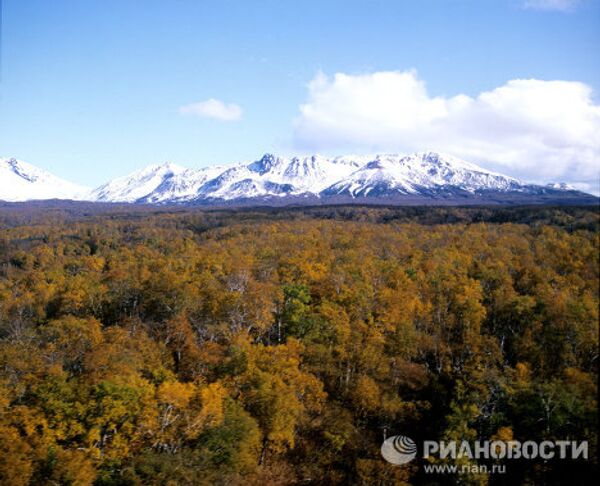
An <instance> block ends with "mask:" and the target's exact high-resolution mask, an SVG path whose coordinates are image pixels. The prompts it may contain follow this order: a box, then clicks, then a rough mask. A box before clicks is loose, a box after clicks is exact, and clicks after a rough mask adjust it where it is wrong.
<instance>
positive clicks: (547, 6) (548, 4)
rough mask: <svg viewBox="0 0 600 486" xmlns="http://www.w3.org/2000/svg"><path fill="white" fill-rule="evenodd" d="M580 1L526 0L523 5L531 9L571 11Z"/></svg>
mask: <svg viewBox="0 0 600 486" xmlns="http://www.w3.org/2000/svg"><path fill="white" fill-rule="evenodd" d="M579 3H580V0H525V1H524V2H523V6H524V7H525V8H527V9H531V10H555V11H559V12H571V11H572V10H574V9H575V8H576V7H577V6H578V5H579Z"/></svg>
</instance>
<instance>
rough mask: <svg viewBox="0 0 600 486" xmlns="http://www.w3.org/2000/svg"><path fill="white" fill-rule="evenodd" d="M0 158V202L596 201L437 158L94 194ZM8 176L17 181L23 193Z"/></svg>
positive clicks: (113, 188) (396, 158) (366, 160)
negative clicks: (49, 199)
mask: <svg viewBox="0 0 600 486" xmlns="http://www.w3.org/2000/svg"><path fill="white" fill-rule="evenodd" d="M0 160H1V161H2V165H0V169H1V170H3V171H4V172H0V199H4V200H11V201H15V200H28V199H44V198H53V197H58V198H61V197H62V198H69V199H74V198H77V199H85V200H89V201H102V202H124V203H139V204H143V203H152V204H229V203H241V202H244V203H249V204H252V203H257V204H261V203H266V204H285V203H288V202H294V203H299V202H306V203H316V202H319V201H321V202H327V201H332V202H352V201H358V202H360V201H365V202H367V201H377V200H379V199H382V200H385V201H387V202H391V203H394V204H403V203H412V204H415V203H419V202H422V203H424V204H425V203H429V204H431V203H432V202H433V203H435V201H437V200H440V201H441V200H443V201H444V203H448V202H450V203H452V201H456V202H461V203H462V202H465V201H469V200H472V201H475V200H476V201H478V202H481V203H485V202H486V201H493V202H510V201H511V199H510V198H513V199H515V200H516V199H518V200H519V201H521V202H528V201H527V197H529V198H532V197H541V198H542V199H544V200H548V198H554V199H557V200H558V199H564V198H565V197H567V198H571V199H573V198H574V197H575V198H583V199H585V198H587V197H589V198H592V199H593V200H596V199H597V198H593V196H588V195H585V194H584V193H581V192H578V191H575V190H574V189H573V188H572V187H570V186H567V185H565V184H548V185H547V186H539V185H533V184H528V183H525V182H521V181H519V180H517V179H514V178H512V177H508V176H505V175H502V174H498V173H495V172H491V171H489V170H486V169H483V168H482V167H479V166H477V165H475V164H472V163H469V162H465V161H464V160H460V159H458V158H456V157H452V156H450V155H444V154H440V153H437V152H419V153H415V154H411V155H407V156H403V155H396V154H380V155H375V156H364V155H360V156H353V155H348V156H342V157H323V156H320V155H311V156H305V157H290V158H288V157H280V156H275V155H272V154H266V155H264V156H263V157H262V158H260V159H259V160H256V161H253V162H246V163H236V164H230V165H223V166H214V167H208V168H203V169H185V168H183V167H180V166H178V165H175V164H171V163H166V164H162V165H151V166H148V167H146V168H145V169H142V170H139V171H137V172H134V173H132V174H129V175H127V176H124V177H119V178H117V179H113V180H112V181H110V182H107V183H106V184H103V185H102V186H100V187H98V188H96V189H94V190H93V191H89V192H86V190H85V188H81V187H79V186H75V185H73V184H70V183H67V182H65V181H62V180H60V179H58V178H55V177H53V176H51V175H50V174H48V173H46V172H44V171H42V170H40V169H36V168H35V167H32V166H29V165H28V164H24V163H22V162H18V161H15V160H14V159H0ZM5 172H6V174H7V175H6V176H5V175H4V174H5ZM22 174H24V175H22ZM8 177H10V178H13V179H14V178H17V179H19V184H21V186H22V187H21V186H19V187H17V185H16V183H13V182H11V181H12V179H8ZM21 179H22V180H21ZM31 180H34V181H35V184H34V183H33V182H31ZM24 181H27V182H24ZM27 184H29V186H28V185H27Z"/></svg>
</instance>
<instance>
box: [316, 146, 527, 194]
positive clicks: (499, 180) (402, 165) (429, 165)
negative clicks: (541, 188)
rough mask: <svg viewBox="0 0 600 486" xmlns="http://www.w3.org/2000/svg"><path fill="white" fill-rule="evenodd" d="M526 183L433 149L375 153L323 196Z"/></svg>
mask: <svg viewBox="0 0 600 486" xmlns="http://www.w3.org/2000/svg"><path fill="white" fill-rule="evenodd" d="M524 187H525V184H524V183H522V182H520V181H518V180H517V179H513V178H511V177H507V176H504V175H502V174H497V173H494V172H490V171H488V170H485V169H482V168H481V167H479V166H477V165H474V164H471V163H469V162H465V161H464V160H460V159H457V158H456V157H452V156H450V155H442V154H439V153H436V152H421V153H416V154H412V155H408V156H405V157H401V156H398V155H377V156H375V157H374V158H373V160H371V161H369V162H368V163H366V164H365V165H363V166H362V167H361V168H360V169H359V170H357V171H355V172H353V173H352V174H351V175H350V176H349V177H347V178H345V179H342V180H340V181H338V182H336V183H335V184H333V185H332V186H330V187H328V188H327V189H326V190H325V191H324V194H325V195H347V196H351V197H374V196H379V197H381V196H394V195H400V194H403V195H422V196H428V195H435V194H441V193H447V192H450V193H451V192H453V191H456V190H460V191H466V192H468V193H475V192H478V191H486V190H493V191H502V192H506V191H518V190H522V189H523V188H524Z"/></svg>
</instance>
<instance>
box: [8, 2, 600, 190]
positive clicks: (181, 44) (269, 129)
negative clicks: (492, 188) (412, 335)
mask: <svg viewBox="0 0 600 486" xmlns="http://www.w3.org/2000/svg"><path fill="white" fill-rule="evenodd" d="M599 47H600V1H597V0H581V1H576V0H506V1H503V0H497V1H493V0H489V1H485V0H472V1H442V0H438V1H433V0H419V1H416V0H415V1H399V0H360V1H358V0H343V1H326V0H320V1H310V0H304V1H301V2H299V1H291V0H290V1H285V0H278V1H247V0H246V1H242V0H240V1H227V0H214V1H202V0H171V1H167V0H161V1H159V0H144V1H143V2H142V1H135V0H118V1H117V0H102V1H99V0H98V1H96V0H53V1H48V0H4V1H3V24H2V46H1V48H2V73H1V75H2V79H1V82H0V156H14V157H17V158H20V159H22V160H25V161H27V162H29V163H32V164H34V165H37V166H40V167H42V168H45V169H47V170H50V171H51V172H53V173H55V174H56V175H59V176H61V177H64V178H67V179H69V180H72V181H74V182H78V183H81V184H85V185H90V186H94V185H98V184H100V183H102V182H104V181H106V180H108V179H110V178H113V177H115V176H119V175H123V174H125V173H127V172H131V171H133V170H136V169H138V168H140V167H143V166H145V165H148V164H151V163H157V162H162V161H167V160H168V161H172V162H175V163H178V164H181V165H184V166H188V167H203V166H206V165H212V164H217V163H226V162H233V161H238V160H247V159H254V158H257V157H259V156H260V155H261V154H262V153H264V152H267V151H274V152H278V153H284V154H292V153H306V152H314V151H319V152H321V153H326V154H339V153H348V152H372V151H396V152H398V151H400V152H402V151H412V150H419V149H421V150H424V149H434V150H443V151H451V152H452V153H454V154H455V155H458V156H462V157H464V158H467V159H468V160H471V161H472V162H476V163H480V164H481V165H484V166H489V167H491V168H495V169H498V170H500V171H502V172H504V173H508V174H511V175H516V176H519V177H523V178H526V179H530V180H542V179H543V180H568V181H569V182H572V183H575V184H577V185H579V187H582V188H586V187H588V186H589V187H588V188H592V189H593V190H596V189H595V188H596V187H597V174H598V172H597V171H598V166H599V165H600V158H599V156H600V147H599V143H598V134H597V133H596V129H597V128H600V125H599V124H598V123H599V120H600V111H599V110H600V108H598V103H599V100H600V97H599V95H598V93H599V92H600V63H599V60H598V58H599V57H600V56H598V49H599ZM511 80H513V81H514V80H530V81H531V80H535V83H533V81H532V83H533V84H532V83H529V84H527V83H525V84H523V83H520V84H519V83H518V82H516V83H512V84H511ZM556 80H560V81H564V83H558V84H557V83H555V84H549V83H548V82H550V81H556ZM536 83H537V84H536ZM399 93H400V94H399ZM207 100H213V101H211V102H209V103H208V104H206V101H207ZM361 100H363V101H364V102H361ZM415 100H416V101H415ZM530 100H534V101H531V103H530ZM561 100H563V101H561ZM203 103H204V104H203ZM221 103H223V104H221ZM367 105H368V106H367ZM522 106H526V107H527V110H528V112H527V113H521V114H519V110H520V107H522ZM399 113H404V114H405V115H399ZM531 113H533V114H534V115H531V116H530V114H531ZM563 114H564V116H563ZM402 116H405V118H402ZM414 119H418V120H419V121H418V122H415V123H413V120H414ZM561 120H563V121H561ZM561 123H565V124H567V123H568V126H567V125H565V126H564V127H563V126H562V125H561ZM371 132H372V133H371ZM565 132H568V133H567V134H566V135H565ZM581 154H583V155H581ZM586 185H587V186H586Z"/></svg>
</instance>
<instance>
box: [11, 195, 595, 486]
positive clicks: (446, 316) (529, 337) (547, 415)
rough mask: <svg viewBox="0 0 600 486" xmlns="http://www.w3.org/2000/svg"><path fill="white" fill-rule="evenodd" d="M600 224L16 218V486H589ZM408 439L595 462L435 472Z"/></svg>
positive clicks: (583, 214)
mask: <svg viewBox="0 0 600 486" xmlns="http://www.w3.org/2000/svg"><path fill="white" fill-rule="evenodd" d="M599 221H600V220H599V215H598V211H597V209H596V208H583V207H580V208H576V207H563V208H560V207H557V208H496V209H493V208H475V207H471V208H385V207H353V206H340V207H335V206H332V207H315V208H297V209H286V208H280V209H243V210H239V211H234V210H227V209H220V210H205V209H185V210H184V209H173V208H171V209H156V208H154V209H152V208H146V209H139V210H136V209H127V208H122V207H112V206H108V207H106V208H104V209H102V210H94V209H91V208H88V207H86V206H85V205H82V206H81V207H75V208H74V209H73V208H69V207H66V208H63V207H46V208H39V207H35V206H23V207H22V206H15V207H12V206H11V207H3V208H0V484H2V485H9V486H21V485H44V484H49V485H77V486H79V485H83V486H85V485H96V486H109V485H110V486H117V485H119V486H121V485H132V486H133V485H171V486H175V485H263V486H266V485H291V484H318V485H404V484H407V485H408V484H477V485H483V484H530V485H536V484H565V483H568V484H571V485H575V484H590V481H591V478H592V477H594V475H596V474H597V472H598V471H597V460H596V454H597V427H598V422H597V421H598V416H597V398H596V396H597V376H598V375H597V366H598V290H599V289H598V286H599V256H598V250H599V232H598V229H599V227H600V226H599V225H600V223H599ZM394 434H405V435H408V436H410V437H412V438H413V439H415V441H421V440H425V439H435V440H452V439H456V440H490V439H494V438H501V439H503V440H510V439H518V440H534V441H542V440H559V439H566V440H587V441H589V447H590V458H589V459H588V460H579V459H578V460H559V459H556V460H550V461H543V460H530V461H527V460H513V461H507V462H506V464H507V470H506V473H505V474H503V475H502V476H501V477H500V476H496V477H494V476H491V475H490V476H487V475H483V474H477V473H473V474H462V475H460V476H458V475H448V474H446V475H437V476H436V475H431V474H429V475H427V474H425V473H424V471H423V468H422V467H421V466H422V463H419V462H418V461H416V462H413V463H411V464H408V465H406V466H394V465H392V464H389V463H387V462H386V461H384V460H383V459H382V457H381V454H380V447H381V443H382V441H383V440H384V438H385V437H386V436H390V435H394ZM460 460H461V461H463V462H464V461H468V459H464V458H463V459H460ZM489 463H490V464H492V463H494V461H493V460H490V461H489Z"/></svg>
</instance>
